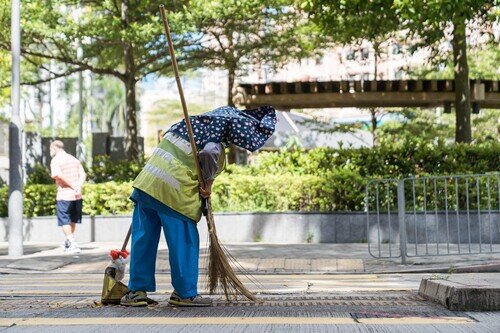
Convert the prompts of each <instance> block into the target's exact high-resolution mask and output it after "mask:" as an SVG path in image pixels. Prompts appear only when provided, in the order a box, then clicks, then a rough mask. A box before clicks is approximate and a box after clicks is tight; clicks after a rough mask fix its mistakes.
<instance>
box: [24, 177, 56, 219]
mask: <svg viewBox="0 0 500 333" xmlns="http://www.w3.org/2000/svg"><path fill="white" fill-rule="evenodd" d="M56 193H57V188H56V186H55V184H52V185H38V184H32V185H26V186H25V187H24V215H26V216H27V217H32V216H45V215H55V213H56Z"/></svg>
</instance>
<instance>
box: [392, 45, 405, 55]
mask: <svg viewBox="0 0 500 333" xmlns="http://www.w3.org/2000/svg"><path fill="white" fill-rule="evenodd" d="M402 53H403V46H402V45H399V44H394V45H393V47H392V54H402Z"/></svg>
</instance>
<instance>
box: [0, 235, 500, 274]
mask: <svg viewBox="0 0 500 333" xmlns="http://www.w3.org/2000/svg"><path fill="white" fill-rule="evenodd" d="M120 246H121V244H120V243H86V244H81V248H82V253H81V254H79V255H69V254H65V253H64V252H63V249H62V248H61V247H59V244H53V243H52V244H47V243H45V244H43V243H30V244H26V245H25V253H26V254H25V255H24V256H23V257H21V258H17V259H12V258H9V257H8V256H7V244H6V243H0V273H15V272H27V271H31V272H60V273H72V272H77V273H101V272H103V271H104V268H105V267H106V265H107V261H108V259H107V253H108V252H109V250H110V249H115V248H119V247H120ZM225 246H226V248H227V249H228V250H229V252H230V253H231V254H232V255H233V256H234V257H235V258H236V259H237V260H238V262H239V263H240V264H241V265H242V266H243V268H244V269H245V270H247V271H249V272H251V273H253V274H291V273H297V274H301V273H303V274H311V273H320V274H322V273H323V274H325V273H326V274H329V273H331V274H334V273H389V272H395V273H397V272H408V273H409V272H441V273H446V272H448V271H451V272H500V254H480V255H471V256H467V255H460V256H458V255H457V256H442V257H420V258H410V259H408V264H407V265H404V266H403V265H401V264H400V262H399V259H383V260H382V259H375V258H373V257H371V256H370V255H369V254H368V251H367V245H366V244H358V243H353V244H264V243H232V244H225ZM206 249H207V248H206V246H202V250H201V255H200V267H201V268H202V270H203V268H204V267H206V258H207V255H206ZM168 270H169V269H168V250H167V249H166V245H165V244H164V242H161V243H160V249H159V254H158V259H157V271H158V272H167V271H168Z"/></svg>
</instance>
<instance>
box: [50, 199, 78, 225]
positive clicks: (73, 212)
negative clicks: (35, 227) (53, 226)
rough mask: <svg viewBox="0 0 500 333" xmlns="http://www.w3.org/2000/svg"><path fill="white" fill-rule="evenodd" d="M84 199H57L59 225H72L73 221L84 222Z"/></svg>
mask: <svg viewBox="0 0 500 333" xmlns="http://www.w3.org/2000/svg"><path fill="white" fill-rule="evenodd" d="M82 201H83V200H82V199H80V200H74V201H65V200H57V201H56V211H57V225H58V226H60V227H62V226H63V225H70V224H71V223H72V222H73V223H82Z"/></svg>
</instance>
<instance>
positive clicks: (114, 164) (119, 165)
mask: <svg viewBox="0 0 500 333" xmlns="http://www.w3.org/2000/svg"><path fill="white" fill-rule="evenodd" d="M143 167H144V158H141V159H140V160H139V161H134V162H130V161H126V160H123V161H111V159H110V158H109V156H96V157H94V160H93V162H92V167H91V169H90V170H89V171H88V173H87V176H88V177H87V178H88V180H89V181H91V182H94V183H105V182H109V181H115V182H129V181H132V180H134V179H135V177H137V175H138V174H139V172H141V170H142V168H143Z"/></svg>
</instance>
